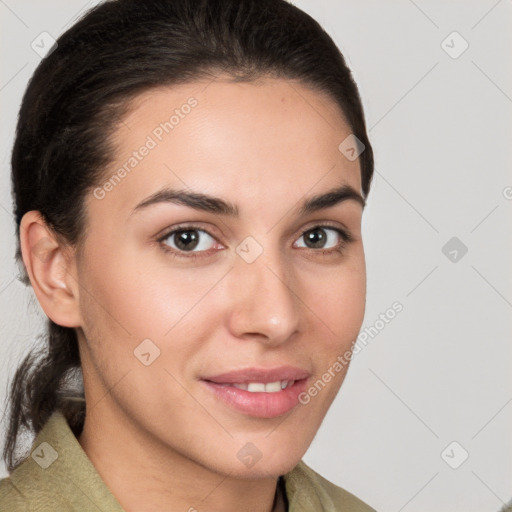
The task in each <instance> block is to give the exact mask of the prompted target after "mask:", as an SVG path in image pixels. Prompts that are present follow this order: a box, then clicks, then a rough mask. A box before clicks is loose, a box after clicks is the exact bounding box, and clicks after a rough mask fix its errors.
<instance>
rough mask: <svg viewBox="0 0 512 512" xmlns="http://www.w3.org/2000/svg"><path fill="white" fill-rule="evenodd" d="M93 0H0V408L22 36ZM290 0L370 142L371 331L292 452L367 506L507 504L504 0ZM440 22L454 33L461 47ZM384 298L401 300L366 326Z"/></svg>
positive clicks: (410, 511)
mask: <svg viewBox="0 0 512 512" xmlns="http://www.w3.org/2000/svg"><path fill="white" fill-rule="evenodd" d="M95 3H97V2H89V3H86V2H83V0H78V1H77V0H66V1H60V2H58V1H56V0H53V1H48V0H45V1H44V2H36V1H14V0H0V23H1V26H0V39H1V43H2V46H1V48H2V56H3V65H2V71H1V76H0V102H1V105H0V107H1V112H2V125H1V137H0V140H1V142H0V144H1V148H0V161H1V178H0V179H1V182H0V229H1V233H2V238H1V240H2V243H1V248H0V315H1V324H0V337H1V340H2V341H1V344H0V403H1V404H2V409H3V408H4V400H5V396H6V385H7V381H8V378H9V377H11V376H12V374H13V372H14V369H15V367H16V365H17V364H18V362H19V361H20V360H21V358H22V356H23V355H24V354H25V353H26V352H27V351H28V350H29V348H30V347H31V346H33V345H34V338H35V334H36V333H38V332H39V330H40V325H41V319H42V318H43V317H42V311H41V309H40V307H39V305H38V304H37V302H35V299H34V298H33V295H32V293H31V291H30V290H27V289H25V288H24V286H23V285H22V284H21V283H20V282H18V281H17V279H16V275H17V270H16V267H15V264H14V260H13V254H14V235H13V233H14V222H13V218H12V216H11V199H10V185H9V172H10V171H9V159H10V151H11V146H12V139H13V131H14V126H15V120H16V115H17V109H18V107H19V103H20V100H21V95H22V93H23V91H24V89H25V87H26V84H27V81H28V79H29V77H30V76H31V73H32V71H33V70H34V68H35V67H36V65H37V64H38V62H39V60H40V57H39V56H38V54H37V53H36V52H35V51H34V50H33V49H32V48H31V43H32V41H33V40H35V39H36V38H37V37H38V36H39V35H40V34H41V32H44V31H45V32H48V33H50V34H51V35H53V36H54V37H58V36H59V35H60V34H61V33H62V31H63V30H65V29H66V28H67V27H68V26H69V25H70V23H72V21H73V20H74V19H76V17H77V16H78V15H79V14H80V13H81V12H82V11H83V10H85V9H86V8H88V7H90V6H92V5H93V4H95ZM294 3H296V5H298V6H299V7H301V8H303V9H304V10H306V11H307V12H309V13H310V14H311V15H312V16H313V17H315V18H316V19H317V20H318V21H319V22H320V24H322V25H323V26H324V27H325V28H326V30H327V31H328V32H329V33H330V34H331V35H332V36H333V37H334V39H335V40H336V42H337V43H338V45H339V46H340V48H341V50H342V52H343V53H344V54H345V56H346V58H347V61H348V63H349V66H350V67H351V68H352V69H353V72H354V75H355V78H356V81H357V82H358V84H359V87H360V90H361V94H362V98H363V102H364V105H365V109H366V116H367V121H368V127H369V130H370V139H371V141H372V144H373V146H374V150H375V154H376V171H375V178H374V183H373V188H372V190H371V193H370V198H369V204H368V207H367V209H366V211H365V213H364V216H363V219H364V221H363V225H364V228H363V236H364V238H365V247H366V254H367V268H368V299H367V312H366V317H365V321H364V323H363V329H365V328H368V327H370V326H374V327H376V330H377V331H378V334H377V335H374V336H373V337H369V341H368V343H367V345H366V346H363V347H362V350H361V351H360V352H359V354H358V355H357V356H356V357H355V358H354V360H353V364H352V366H351V369H350V371H349V373H348V376H347V378H346V380H345V383H344V384H343V387H342V389H341V392H340V394H339V396H338V398H337V399H336V401H335V403H334V404H333V406H332V408H331V409H330V411H329V413H328V415H327V417H326V419H325V421H324V423H323V425H322V427H321V429H320V431H319V433H318V435H317V437H316V439H315V440H314V442H313V444H312V446H311V448H310V449H309V451H308V453H307V454H306V456H305V461H306V463H308V464H310V465H311V466H312V467H313V468H315V469H316V470H317V471H318V472H320V473H321V474H322V475H324V476H325V477H326V478H328V479H329V480H331V481H332V482H334V483H336V484H338V485H340V486H342V487H344V488H346V489H348V490H350V491H351V492H352V493H354V494H356V495H357V496H359V497H361V498H362V499H363V500H365V501H366V502H368V503H369V504H370V505H372V506H373V507H374V508H376V509H378V510H379V511H383V512H400V511H402V510H404V511H406V512H430V511H434V510H435V511H438V512H442V511H446V512H448V511H450V512H452V511H465V512H473V511H474V512H476V511H478V512H486V511H489V512H491V511H492V512H494V511H497V510H499V509H500V507H501V506H502V505H503V503H504V502H506V501H508V500H509V499H511V498H512V436H511V432H512V382H511V381H512V377H511V371H510V370H511V361H512V357H511V356H512V348H511V343H510V338H511V336H510V335H511V332H512V330H511V327H512V326H511V324H512V315H511V308H512V273H511V272H510V262H511V261H512V237H511V236H510V235H511V233H510V230H507V229H506V227H507V224H508V225H509V226H510V220H511V213H512V173H511V171H510V167H511V163H512V150H511V145H510V141H511V140H512V139H511V135H512V133H511V132H512V130H511V128H512V115H511V114H512V65H511V60H510V58H511V48H512V35H511V33H512V32H511V30H510V27H511V26H512V2H511V1H510V0H499V1H496V0H479V1H464V2H462V1H446V0H444V1H441V0H436V1H433V0H431V1H427V0H415V1H412V0H409V1H407V0H393V1H386V2H384V1H382V0H380V1H379V0H373V1H369V0H364V1H356V0H350V1H349V0H344V1H339V0H338V1H337V0H315V1H313V0H297V1H296V2H294ZM453 31H457V32H458V33H459V34H460V36H461V37H462V38H463V40H465V41H467V43H468V44H469V47H468V49H467V50H466V51H465V52H464V53H462V54H461V55H457V54H458V53H459V52H460V51H461V49H463V44H464V42H463V40H462V39H460V37H459V36H450V37H449V38H448V39H446V38H447V36H449V35H450V34H451V33H452V32H453ZM444 40H446V41H445V43H442V42H443V41H444ZM36 41H37V39H36ZM445 50H447V51H448V52H450V53H451V54H452V56H450V55H449V54H448V53H447V51H445ZM455 55H457V58H453V56H455ZM507 141H508V144H507ZM507 187H508V188H507ZM453 237H457V239H458V240H457V241H455V244H456V245H455V246H453V247H451V246H449V247H448V249H445V251H444V252H443V250H442V248H443V247H444V246H445V244H446V243H447V242H448V241H449V240H450V239H452V238H453ZM462 244H463V245H464V246H465V247H467V253H466V254H465V255H462V251H461V247H463V246H462ZM454 249H455V250H456V251H457V254H456V256H457V259H456V260H455V261H453V259H454V257H455V253H454V252H453V250H454ZM450 251H452V252H451V253H450ZM445 253H446V255H445ZM395 301H399V302H400V303H401V304H402V305H403V311H402V312H400V313H399V314H397V315H396V317H395V318H394V319H393V320H391V321H390V322H389V323H387V324H386V325H385V327H384V328H379V327H380V324H377V323H376V321H377V320H378V319H379V315H380V314H382V313H385V312H386V310H387V309H388V308H390V307H391V305H392V304H393V303H394V302H395ZM374 332H375V331H374ZM0 428H1V429H2V432H3V431H4V430H3V429H4V428H5V426H4V425H2V426H0ZM453 441H455V442H456V443H458V444H456V445H451V446H450V447H449V448H448V450H446V451H445V448H447V447H448V446H449V445H450V444H451V443H452V442H453ZM466 452H467V454H468V455H469V456H468V458H467V460H465V461H464V462H463V463H462V464H461V465H460V466H459V467H458V468H457V469H453V468H452V467H450V466H449V464H448V462H449V463H450V464H451V465H452V466H457V465H458V464H460V463H461V461H462V459H463V456H465V453H466ZM443 453H444V456H443V455H442V454H443ZM6 474H7V472H6V471H5V467H4V466H1V467H0V477H3V476H6Z"/></svg>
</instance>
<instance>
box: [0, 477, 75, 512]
mask: <svg viewBox="0 0 512 512" xmlns="http://www.w3.org/2000/svg"><path fill="white" fill-rule="evenodd" d="M15 471H16V470H15ZM0 510H2V511H4V510H5V511H9V512H60V511H62V512H68V511H71V510H72V509H71V508H70V503H69V502H67V501H65V500H63V499H62V497H60V496H59V495H58V494H56V493H55V492H49V491H47V490H45V489H44V488H42V487H40V486H39V485H37V484H35V483H34V484H32V485H31V484H30V483H28V484H27V483H24V485H23V489H22V490H20V489H19V488H18V487H17V486H16V485H15V484H14V483H13V481H12V478H10V477H7V478H3V479H2V480H0Z"/></svg>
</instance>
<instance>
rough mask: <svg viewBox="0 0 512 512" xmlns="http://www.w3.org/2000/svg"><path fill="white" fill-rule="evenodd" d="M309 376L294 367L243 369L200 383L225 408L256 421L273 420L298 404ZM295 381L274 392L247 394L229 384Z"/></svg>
mask: <svg viewBox="0 0 512 512" xmlns="http://www.w3.org/2000/svg"><path fill="white" fill-rule="evenodd" d="M309 376H310V373H309V372H308V371H306V370H302V369H300V368H296V367H293V366H279V367H277V368H269V369H262V368H245V369H243V370H237V371H232V372H227V373H223V374H219V375H215V376H211V377H205V378H203V379H201V382H202V383H203V384H204V385H205V386H206V388H207V389H208V390H209V391H210V392H213V394H214V395H215V396H216V397H217V398H219V399H220V400H222V401H223V402H224V403H225V404H227V405H228V406H230V407H231V408H234V409H236V410H238V411H240V412H242V413H244V414H246V415H249V416H253V417H256V418H275V417H277V416H281V415H283V414H286V413H287V412H289V411H291V410H292V409H293V408H294V407H296V406H297V404H298V403H299V395H300V394H301V393H302V392H304V391H305V389H306V388H307V382H308V379H309ZM283 380H288V381H290V380H294V381H295V382H294V383H293V385H291V386H288V387H286V388H285V389H282V390H281V391H276V392H274V393H268V392H250V391H246V390H243V389H238V388H235V387H233V386H231V384H233V383H248V382H263V383H265V384H267V383H269V382H276V381H283Z"/></svg>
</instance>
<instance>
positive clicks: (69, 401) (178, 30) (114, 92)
mask: <svg viewBox="0 0 512 512" xmlns="http://www.w3.org/2000/svg"><path fill="white" fill-rule="evenodd" d="M57 44H58V46H57V48H56V50H54V51H53V52H52V53H51V54H50V55H48V56H47V57H46V58H44V59H43V60H42V61H41V63H40V64H39V66H38V68H37V69H36V71H35V72H34V74H33V76H32V78H31V80H30V82H29V84H28V87H27V90H26V91H25V94H24V97H23V101H22V104H21V108H20V112H19V119H18V125H17V129H16V138H15V142H14V148H13V154H12V192H13V199H14V204H15V212H14V213H15V216H16V220H17V234H18V245H17V250H16V259H17V261H18V262H21V251H20V244H19V225H20V221H21V218H22V217H23V215H24V214H25V213H26V212H28V211H30V210H38V211H40V212H41V215H42V217H43V219H44V220H45V221H46V223H47V224H48V226H49V227H50V228H51V229H52V230H53V231H54V232H55V233H56V235H58V236H59V237H62V239H63V240H65V241H66V242H67V243H69V244H70V245H71V246H74V247H79V246H80V244H81V243H82V242H83V240H84V239H85V236H86V233H87V226H86V225H85V224H86V223H85V212H84V198H85V196H86V194H88V193H89V192H90V191H91V190H92V189H93V188H94V187H96V186H98V184H101V183H102V179H103V175H104V174H105V173H106V169H107V166H108V165H109V164H110V163H111V160H112V156H113V145H112V144H111V142H110V138H109V136H110V135H111V134H112V133H113V131H114V130H115V128H116V126H117V123H118V121H119V120H120V118H121V116H122V115H123V113H124V112H126V108H127V106H128V103H129V101H130V100H131V99H133V98H134V97H135V96H136V95H137V94H139V93H141V92H143V91H146V90H148V89H151V88H154V87H158V86H165V85H171V86H172V85H173V84H182V83H188V82H192V81H194V80H198V79H204V78H211V79H213V78H214V77H215V76H217V75H218V74H220V73H222V74H223V75H224V74H225V75H228V76H230V77H231V78H232V79H233V80H237V81H250V80H255V79H257V78H259V77H262V76H271V77H277V78H284V79H288V80H296V81H298V82H300V83H303V84H304V85H306V86H309V87H311V88H313V89H315V90H318V91H321V92H324V93H327V94H328V95H329V96H330V97H331V98H332V99H333V100H334V101H335V103H336V104H338V105H339V107H340V109H341V112H342V113H343V115H344V116H345V119H346V121H347V122H348V124H349V126H350V128H351V130H352V133H353V134H354V135H355V136H356V137H357V138H358V139H359V140H360V141H361V142H362V143H363V144H364V145H365V150H364V151H363V153H362V154H361V155H360V157H359V160H360V166H361V177H362V189H363V194H364V196H365V197H366V196H367V195H368V192H369V190H370V183H371V180H372V176H373V151H372V147H371V144H370V142H369V140H368V136H367V133H366V125H365V119H364V113H363V108H362V104H361V99H360V96H359V92H358V89H357V86H356V84H355V82H354V80H353V78H352V74H351V72H350V70H349V69H348V67H347V66H346V64H345V60H344V58H343V56H342V54H341V53H340V51H339V49H338V48H337V47H336V45H335V44H334V42H333V41H332V39H331V38H330V37H329V35H328V34H327V33H326V32H325V31H324V30H323V29H322V28H321V27H320V25H319V24H318V23H317V22H316V21H315V20H313V19H312V18H311V17H310V16H309V15H307V14H306V13H304V12H303V11H301V10H300V9H298V8H297V7H295V6H293V5H292V4H291V3H289V2H287V1H285V0H144V1H141V0H110V1H107V2H104V3H101V4H99V5H98V6H96V7H95V8H93V9H91V10H90V11H89V12H87V13H86V14H85V15H84V16H83V17H82V18H81V19H80V20H79V21H78V22H77V23H76V24H74V25H73V26H72V27H71V28H70V29H69V30H67V31H66V32H65V33H64V34H63V35H62V36H61V37H60V38H59V39H58V40H57ZM340 142H341V141H340ZM22 267H23V265H22ZM22 273H23V280H24V282H25V283H26V284H29V280H28V278H27V275H26V272H25V270H24V268H22ZM43 339H44V344H42V347H41V349H40V350H38V351H36V352H35V353H31V354H29V355H28V356H27V357H26V358H25V359H24V361H23V362H22V363H21V365H20V366H19V368H18V369H17V371H16V373H15V375H14V378H13V380H12V383H11V385H10V390H9V397H8V403H7V407H6V409H5V410H6V412H8V413H9V421H8V425H7V436H6V441H5V445H4V448H3V456H4V459H5V461H6V465H7V468H8V471H9V472H11V471H12V470H14V469H15V468H16V467H17V466H18V465H19V464H20V463H21V462H22V461H23V460H24V458H26V456H27V453H20V454H18V453H17V452H18V448H19V446H18V445H19V440H20V434H21V431H22V429H26V430H27V431H29V432H30V433H32V434H37V433H39V431H40V430H41V429H42V427H43V426H44V424H45V423H46V421H47V420H48V418H49V417H50V415H51V414H52V413H53V412H54V411H55V410H56V409H59V410H61V411H62V412H63V413H64V414H65V416H66V418H67V419H68V422H69V424H70V426H71V428H72V430H73V431H74V432H75V434H78V433H79V432H80V430H81V428H82V424H83V419H84V417H85V406H86V405H85V401H84V399H83V392H82V394H81V393H80V392H78V394H77V393H76V391H75V392H73V390H72V389H68V388H69V386H68V385H69V383H70V382H72V381H73V378H72V377H73V375H75V380H74V381H73V382H75V383H76V382H79V381H80V375H81V373H80V357H79V351H78V343H77V336H76V332H75V329H72V328H68V327H62V326H59V325H57V324H55V323H54V322H52V321H51V320H49V319H48V328H47V331H46V332H45V333H43ZM77 376H78V377H77Z"/></svg>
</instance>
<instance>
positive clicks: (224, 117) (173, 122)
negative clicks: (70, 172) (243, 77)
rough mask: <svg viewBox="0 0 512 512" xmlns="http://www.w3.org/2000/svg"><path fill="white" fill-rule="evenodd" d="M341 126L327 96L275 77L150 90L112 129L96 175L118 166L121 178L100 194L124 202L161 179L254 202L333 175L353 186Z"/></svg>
mask: <svg viewBox="0 0 512 512" xmlns="http://www.w3.org/2000/svg"><path fill="white" fill-rule="evenodd" d="M350 132H351V131H350V127H349V126H348V125H347V123H346V122H345V120H344V117H343V115H342V113H341V110H340V108H339V106H338V105H337V104H336V103H335V102H334V101H333V100H332V99H331V98H330V97H329V96H327V95H326V94H324V93H320V92H318V91H314V90H312V89H310V88H308V87H307V86H305V85H302V84H300V83H297V82H291V81H288V80H284V79H271V78H266V79H260V80H258V81H255V82H233V81H231V80H227V79H216V80H213V81H211V80H210V81H199V82H193V83H187V84H181V85H178V86H172V87H159V88H155V89H151V90H148V91H145V92H144V93H142V94H140V95H138V96H137V97H135V98H134V99H133V101H132V102H131V104H130V108H129V110H128V112H127V114H126V115H125V116H124V117H123V118H122V119H121V122H120V123H119V125H118V127H117V129H116V131H115V133H114V134H113V137H112V140H113V141H114V142H115V155H114V161H113V163H112V165H111V166H110V167H109V169H108V170H107V172H106V174H105V180H108V179H109V177H114V178H115V177H116V175H119V174H121V175H122V178H121V181H122V182H121V181H119V184H118V185H116V186H114V187H109V188H110V190H109V194H108V196H109V200H110V201H111V202H115V201H117V203H118V206H119V207H122V208H125V209H126V208H129V207H130V206H132V207H133V205H134V204H135V203H136V202H138V200H140V198H141V197H144V196H145V195H149V194H151V193H152V192H154V191H155V190H157V189H158V188H160V187H163V186H169V185H171V186H179V187H180V188H187V187H189V188H192V189H195V190H201V191H203V192H208V193H211V194H213V195H222V196H227V195H230V196H231V198H233V199H234V198H237V197H238V198H242V199H243V198H244V197H245V199H247V200H249V199H251V198H252V199H254V200H257V201H259V202H260V205H261V201H262V199H263V198H267V199H270V197H271V196H273V199H272V201H275V198H276V197H279V198H281V200H282V199H284V198H285V197H286V196H300V195H303V194H305V193H307V192H308V191H309V190H311V192H312V193H318V192H321V191H322V190H325V189H327V188H330V187H332V186H334V185H338V186H339V185H340V184H341V183H347V184H350V185H351V186H352V187H353V188H355V189H356V190H358V191H360V190H361V178H360V167H359V163H358V161H357V160H356V161H351V160H348V159H347V158H346V157H345V156H344V155H343V154H342V153H341V151H340V150H339V148H338V147H339V145H340V143H341V142H342V141H343V140H344V139H346V137H347V136H349V135H350ZM114 181H118V180H117V178H116V179H115V180H114ZM315 187H317V188H315ZM233 202H238V201H233Z"/></svg>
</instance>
